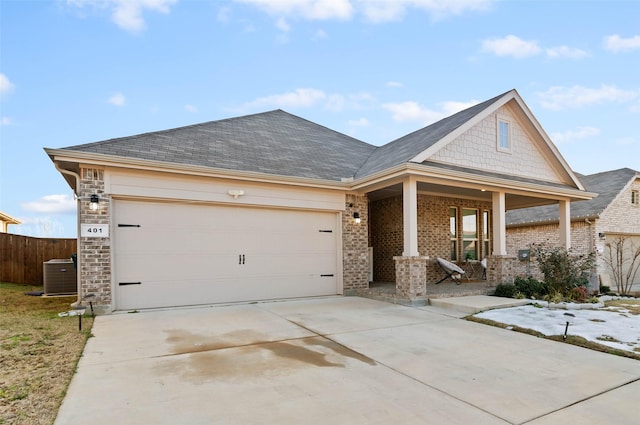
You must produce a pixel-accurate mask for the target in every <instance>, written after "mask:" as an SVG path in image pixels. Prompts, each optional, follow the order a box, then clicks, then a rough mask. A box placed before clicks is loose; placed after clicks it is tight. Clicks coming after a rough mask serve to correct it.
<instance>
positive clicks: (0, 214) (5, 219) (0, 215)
mask: <svg viewBox="0 0 640 425" xmlns="http://www.w3.org/2000/svg"><path fill="white" fill-rule="evenodd" d="M0 221H3V222H5V223H7V224H22V222H21V221H20V220H18V219H17V218H13V217H11V216H10V215H7V214H5V213H3V212H2V211H0Z"/></svg>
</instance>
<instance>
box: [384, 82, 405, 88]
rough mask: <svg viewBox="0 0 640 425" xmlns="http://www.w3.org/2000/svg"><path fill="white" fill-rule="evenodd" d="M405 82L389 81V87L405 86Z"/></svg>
mask: <svg viewBox="0 0 640 425" xmlns="http://www.w3.org/2000/svg"><path fill="white" fill-rule="evenodd" d="M403 86H404V84H402V83H400V82H398V81H387V87H403Z"/></svg>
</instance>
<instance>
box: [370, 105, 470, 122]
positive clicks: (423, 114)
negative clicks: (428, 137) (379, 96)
mask: <svg viewBox="0 0 640 425" xmlns="http://www.w3.org/2000/svg"><path fill="white" fill-rule="evenodd" d="M477 103H478V102H477V101H475V100H474V101H470V102H455V101H447V102H442V103H440V104H439V106H440V110H434V109H429V108H426V107H424V106H421V105H420V104H418V103H417V102H414V101H407V102H398V103H385V104H383V105H382V107H383V108H384V109H386V110H387V111H389V112H391V114H392V115H391V116H392V118H393V120H394V121H398V122H405V121H417V122H419V123H421V124H422V125H427V124H431V123H434V122H436V121H439V120H441V119H442V118H445V117H448V116H450V115H453V114H455V113H456V112H460V111H462V110H464V109H467V108H469V107H471V106H473V105H476V104H477Z"/></svg>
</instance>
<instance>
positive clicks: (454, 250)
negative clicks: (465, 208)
mask: <svg viewBox="0 0 640 425" xmlns="http://www.w3.org/2000/svg"><path fill="white" fill-rule="evenodd" d="M449 238H450V239H451V261H456V260H457V259H458V209H457V208H455V207H451V208H449Z"/></svg>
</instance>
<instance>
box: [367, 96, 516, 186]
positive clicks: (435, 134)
mask: <svg viewBox="0 0 640 425" xmlns="http://www.w3.org/2000/svg"><path fill="white" fill-rule="evenodd" d="M507 93H509V92H505V93H502V94H500V95H498V96H496V97H494V98H491V99H489V100H486V101H484V102H482V103H479V104H477V105H474V106H472V107H470V108H467V109H465V110H463V111H460V112H458V113H456V114H454V115H451V116H450V117H447V118H444V119H442V120H440V121H438V122H435V123H433V124H431V125H429V126H427V127H424V128H422V129H420V130H417V131H414V132H413V133H410V134H407V135H406V136H403V137H401V138H399V139H396V140H394V141H393V142H390V143H388V144H386V145H384V146H381V147H379V148H378V149H376V150H375V152H373V154H372V155H371V157H369V159H368V160H367V162H366V163H365V164H364V165H363V166H362V168H360V170H358V173H357V175H356V177H364V176H367V175H370V174H373V173H376V172H378V171H382V170H386V169H388V168H391V167H393V166H396V165H399V164H402V163H406V162H409V161H410V160H411V159H412V158H414V157H415V156H416V155H418V154H419V153H421V152H422V151H424V150H425V149H427V148H429V147H431V146H432V145H434V144H435V143H437V142H438V141H439V140H441V139H442V138H444V137H445V136H447V135H448V134H449V133H451V132H452V131H454V130H455V129H457V128H458V127H460V126H461V125H463V124H464V123H466V122H467V121H469V120H470V119H472V118H473V117H475V116H476V115H478V114H479V113H480V112H482V111H483V110H485V109H486V108H488V107H489V106H490V105H492V104H493V103H494V102H495V101H497V100H498V99H500V98H501V97H502V96H504V95H505V94H507Z"/></svg>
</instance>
